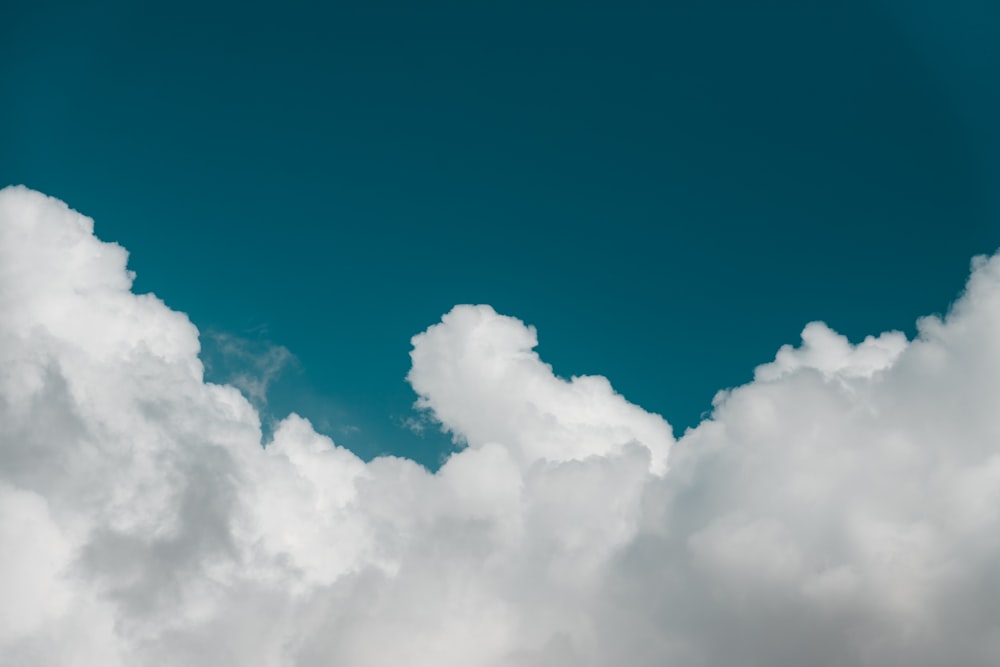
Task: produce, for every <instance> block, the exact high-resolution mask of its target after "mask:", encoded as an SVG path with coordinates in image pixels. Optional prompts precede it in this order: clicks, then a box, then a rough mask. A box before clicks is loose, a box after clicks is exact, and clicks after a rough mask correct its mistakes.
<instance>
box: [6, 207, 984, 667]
mask: <svg viewBox="0 0 1000 667" xmlns="http://www.w3.org/2000/svg"><path fill="white" fill-rule="evenodd" d="M126 260H127V254H126V252H125V251H124V250H123V249H122V248H120V247H118V246H116V245H113V244H107V243H102V242H101V241H99V240H98V239H97V238H96V237H95V236H94V234H93V227H92V222H91V221H90V220H89V219H88V218H86V217H84V216H82V215H80V214H78V213H76V212H74V211H72V210H70V209H69V208H68V207H66V206H65V205H64V204H62V203H61V202H59V201H57V200H54V199H51V198H48V197H45V196H44V195H42V194H39V193H37V192H32V191H29V190H27V189H24V188H7V189H4V190H2V191H0V591H3V595H0V655H2V656H4V660H5V661H6V664H13V665H67V664H86V665H108V666H114V665H121V666H129V667H132V666H136V665H138V666H145V665H156V666H162V665H167V666H170V665H250V664H252V665H262V666H271V665H274V666H278V665H296V666H303V667H305V666H312V665H331V664H332V665H350V666H357V667H382V666H386V667H388V666H392V667H397V666H398V665H422V666H423V665H426V666H428V667H449V666H462V667H467V666H468V665H476V666H484V667H492V666H497V667H529V666H542V665H544V666H546V667H560V666H569V665H573V666H580V665H590V666H594V667H603V666H610V665H630V666H637V667H638V666H645V665H648V666H653V665H656V666H662V665H685V666H696V667H729V666H731V665H734V664H748V665H769V666H772V667H801V666H802V665H831V666H832V665H859V666H860V665H871V666H879V667H886V666H896V665H898V666H903V665H906V666H907V667H921V666H926V667H931V666H935V667H937V666H939V665H942V664H960V665H965V666H970V667H977V666H983V667H986V666H987V665H988V666H990V667H992V666H994V665H996V664H1000V638H998V637H1000V636H998V634H997V628H998V627H1000V602H998V600H1000V567H998V566H997V563H998V562H1000V538H998V537H997V536H998V535H1000V521H998V518H1000V517H998V513H1000V411H998V410H997V409H996V408H997V406H998V405H1000V379H998V378H1000V335H998V333H1000V258H991V259H987V258H978V259H976V260H975V261H974V263H973V271H972V275H971V278H970V280H969V283H968V285H967V288H966V291H965V293H964V294H963V296H962V297H961V298H960V299H959V300H958V302H957V303H956V304H955V305H954V307H953V308H952V309H951V311H950V312H949V314H948V315H947V317H945V318H938V317H928V318H925V319H923V320H921V321H920V323H919V335H918V337H917V338H916V339H915V340H913V341H907V340H906V339H905V337H904V336H903V335H902V334H899V333H885V334H882V335H880V336H877V337H870V338H868V339H866V340H865V341H864V342H862V343H861V344H859V345H851V344H850V343H849V342H848V341H847V340H846V339H844V338H843V337H841V336H838V335H837V334H836V333H834V332H833V331H831V330H830V329H829V328H827V327H826V326H825V325H823V324H821V323H813V324H809V325H808V326H807V327H806V328H805V330H804V332H803V336H802V338H803V340H802V344H801V345H800V346H799V347H794V348H793V347H789V346H785V347H783V348H781V349H780V350H779V352H778V353H777V356H776V358H775V360H774V361H773V362H771V363H769V364H765V365H763V366H760V367H759V368H758V369H757V372H756V376H755V379H754V381H753V382H752V383H750V384H748V385H745V386H742V387H738V388H735V389H732V390H729V391H725V392H720V394H719V395H718V396H717V398H716V400H715V403H714V410H713V412H712V415H711V417H710V418H709V419H707V420H706V421H704V422H703V423H702V424H700V425H699V426H698V427H697V428H695V429H692V430H689V431H688V432H687V433H685V434H684V436H683V437H681V438H680V439H679V440H676V441H675V440H674V436H673V434H672V432H671V429H670V427H669V425H668V424H667V423H666V422H665V421H664V420H663V419H662V418H660V417H659V416H657V415H653V414H650V413H648V412H646V411H644V410H642V409H641V408H639V407H637V406H635V405H632V404H630V403H628V402H627V401H626V400H625V399H624V398H623V397H621V396H620V395H618V394H616V393H615V392H614V391H613V390H612V388H611V385H610V384H609V383H608V381H607V380H605V379H604V378H600V377H577V378H573V379H571V380H568V381H567V380H564V379H562V378H558V377H556V376H554V375H553V373H552V369H551V368H550V367H549V366H548V365H546V364H545V363H544V362H543V361H542V360H541V359H540V358H539V357H538V355H537V354H536V353H535V352H534V349H533V348H534V347H535V345H536V334H535V331H534V329H533V328H531V327H527V326H525V325H524V324H523V323H521V322H520V321H518V320H516V319H514V318H510V317H505V316H502V315H498V314H497V313H496V312H494V311H493V310H492V309H491V308H489V307H488V306H457V307H456V308H455V309H453V310H452V311H451V312H450V313H448V314H447V315H445V316H444V317H443V318H442V320H441V322H440V323H439V324H436V325H435V326H433V327H431V328H429V329H428V330H427V331H426V332H424V333H422V334H420V335H418V336H416V337H414V339H413V350H412V353H411V354H412V361H413V366H412V370H411V372H410V375H409V378H408V379H409V381H410V383H411V384H412V385H413V388H414V389H415V391H416V392H417V394H418V396H419V400H418V405H419V406H420V407H421V408H422V409H424V410H426V411H427V412H428V414H429V415H430V417H431V418H432V419H434V420H435V421H437V422H439V423H440V425H441V426H442V427H443V428H444V429H446V430H447V431H449V432H450V433H452V434H453V435H454V436H455V438H456V439H457V440H458V441H460V442H462V443H463V444H464V445H466V446H465V447H464V448H463V449H462V450H461V451H459V452H457V453H455V454H453V455H452V456H451V457H450V458H449V459H448V460H447V462H446V463H445V464H444V465H443V467H442V468H441V469H440V470H439V471H438V472H437V473H435V474H432V473H430V472H428V471H427V470H426V469H424V468H422V467H420V466H419V465H417V464H415V463H413V462H412V461H408V460H405V459H400V458H393V457H381V458H377V459H374V460H372V461H370V462H367V463H366V462H364V461H362V460H361V459H359V458H358V457H356V456H355V455H353V454H352V453H351V452H349V451H347V450H345V449H343V448H340V447H337V446H336V445H335V444H334V443H333V442H332V441H331V440H330V439H329V438H327V437H326V436H323V435H321V434H318V433H317V432H316V431H315V430H314V429H313V428H312V426H311V425H310V424H309V422H308V421H306V420H304V419H302V418H300V417H298V416H296V415H291V416H289V417H288V418H286V419H285V420H283V421H282V422H280V423H279V424H278V426H277V427H276V429H275V431H274V434H273V440H271V441H270V442H268V443H267V444H266V447H265V446H262V438H261V427H260V419H259V416H258V414H257V412H256V410H255V409H254V407H253V406H252V405H251V403H250V402H249V401H248V400H247V399H246V398H245V397H244V395H243V394H241V393H240V391H239V390H237V389H236V388H234V387H232V386H224V385H217V384H210V383H206V382H205V381H204V375H203V367H202V364H201V362H200V361H199V357H198V354H199V340H198V332H197V330H196V329H195V327H194V326H193V325H192V324H191V323H190V322H189V321H188V319H187V318H186V317H185V316H184V315H183V314H181V313H178V312H176V311H172V310H170V309H169V308H167V307H166V306H165V305H164V304H163V303H162V302H161V301H160V300H158V299H157V298H156V297H154V296H152V295H136V294H134V293H132V291H131V283H132V274H131V273H130V272H129V271H128V270H127V268H126Z"/></svg>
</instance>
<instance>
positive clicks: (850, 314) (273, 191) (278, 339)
mask: <svg viewBox="0 0 1000 667" xmlns="http://www.w3.org/2000/svg"><path fill="white" fill-rule="evenodd" d="M691 4H692V5H695V4H696V6H694V7H685V6H683V4H682V3H673V4H669V5H668V4H666V3H649V4H625V5H619V4H617V3H616V5H615V7H614V9H613V10H612V9H611V8H610V6H609V5H605V6H599V5H584V4H580V3H575V4H572V5H571V4H568V3H567V4H560V5H557V4H547V3H544V4H541V5H540V4H539V3H508V4H505V5H504V6H503V7H486V6H479V7H476V8H473V7H470V6H468V5H466V4H460V3H441V4H432V5H423V6H421V7H419V8H417V7H416V6H415V5H413V4H412V3H399V4H398V5H393V4H387V3H356V5H355V6H346V5H343V4H333V5H331V6H320V5H318V4H311V3H308V4H307V3H291V4H286V5H282V6H281V8H278V7H276V6H271V5H266V4H262V3H240V4H238V5H237V4H233V5H229V4H225V3H199V4H186V3H171V4H169V5H160V6H150V5H147V6H143V7H140V6H137V5H134V4H132V3H125V2H96V3H67V4H65V5H59V4H57V3H46V2H20V1H16V2H15V3H14V4H13V6H10V7H8V8H6V9H5V13H6V16H5V19H4V21H2V23H0V86H2V89H3V90H4V96H3V100H4V101H3V104H0V182H2V183H3V184H7V183H23V184H25V185H28V186H29V187H33V188H37V189H39V190H42V191H44V192H46V193H48V194H51V195H53V196H57V197H59V198H60V199H63V200H65V201H67V202H68V203H69V204H70V205H71V206H73V207H74V208H76V209H78V210H80V211H82V212H84V213H86V214H87V215H90V216H92V217H94V218H95V220H96V221H97V232H98V234H99V235H100V236H101V238H103V239H106V240H114V241H118V242H120V243H121V244H122V245H124V246H125V247H127V248H128V249H129V251H130V252H131V266H132V268H134V269H136V270H137V272H138V281H137V288H138V289H139V290H140V291H153V292H155V293H156V294H158V295H159V296H161V297H162V298H163V299H165V301H166V302H167V303H168V304H169V305H170V306H172V307H174V308H177V309H179V310H182V311H185V312H187V313H188V314H189V315H190V317H191V318H192V320H193V321H194V322H195V324H197V325H198V326H199V328H201V329H202V331H203V332H218V333H224V334H229V335H235V336H240V337H243V338H248V339H251V340H253V341H256V344H261V343H262V341H269V342H271V343H273V344H275V345H281V346H284V347H286V348H288V349H289V350H290V351H291V353H292V354H294V355H295V357H296V358H297V360H298V363H297V365H295V366H294V367H290V368H288V369H286V371H285V373H284V374H283V375H282V376H281V378H280V379H279V380H278V381H277V382H276V383H275V384H274V386H273V387H272V391H271V398H270V410H272V411H273V412H274V413H275V414H276V415H277V416H279V417H280V416H284V414H286V413H287V412H288V411H290V410H293V409H294V410H297V411H299V412H301V413H302V414H304V415H305V416H307V417H309V418H310V419H312V420H313V421H314V422H315V423H316V424H317V425H318V427H320V429H321V430H324V431H326V432H327V433H329V434H331V435H332V436H333V437H334V438H335V439H336V440H337V441H338V442H339V443H342V444H345V445H346V446H348V447H350V448H352V449H353V450H355V451H356V452H358V453H359V454H360V455H362V456H363V457H370V456H372V455H374V454H376V453H379V452H393V453H399V454H406V455H407V456H411V457H414V458H416V459H418V460H420V461H423V462H425V463H428V464H431V465H434V464H435V463H436V462H437V461H438V460H439V459H440V455H441V453H442V452H443V451H445V450H446V449H447V447H448V444H447V440H446V439H445V438H443V437H435V436H434V435H427V434H425V435H424V436H422V437H421V436H418V435H417V434H414V433H411V432H409V431H408V430H406V429H405V428H402V427H401V425H400V424H401V422H402V421H403V420H404V419H406V417H408V416H411V415H412V414H413V413H412V412H411V410H410V405H411V403H412V402H413V400H414V398H415V396H414V394H413V391H412V389H411V388H410V387H409V386H408V385H407V384H406V383H405V382H404V381H403V378H404V376H405V375H406V373H407V370H408V369H409V367H410V361H409V358H408V356H407V352H408V350H409V347H410V344H409V339H410V337H411V336H413V335H414V334H417V333H419V332H420V331H423V330H424V329H425V328H426V327H427V326H429V325H430V324H432V323H434V322H436V321H437V320H438V319H439V318H440V316H441V314H442V313H444V312H446V311H448V310H449V309H450V308H451V307H452V306H453V305H454V304H458V303H488V304H491V305H492V306H493V307H495V308H496V309H497V310H498V311H499V312H501V313H506V314H510V315H513V316H516V317H519V318H521V319H523V320H524V321H525V322H528V323H530V324H534V325H536V326H537V327H538V330H539V336H540V341H541V343H540V352H541V355H542V357H543V358H544V359H545V360H546V361H548V362H550V363H552V364H553V366H554V368H555V371H556V372H557V373H558V374H560V375H564V376H569V375H574V374H581V373H587V374H601V375H605V376H607V377H608V378H609V379H610V380H611V381H612V383H613V384H614V386H615V387H616V389H618V390H619V391H621V392H622V393H623V394H624V395H625V396H627V397H628V398H629V399H630V400H631V401H633V402H635V403H637V404H639V405H641V406H643V407H644V408H645V409H647V410H650V411H652V412H656V413H660V414H662V415H663V416H664V417H666V418H667V419H668V420H669V421H670V422H671V423H672V424H673V425H674V427H675V430H677V431H681V430H682V429H683V428H684V427H687V426H690V425H694V424H695V423H697V421H698V420H699V416H700V415H701V414H702V412H703V411H705V410H707V409H709V407H710V402H711V398H712V396H713V394H714V393H715V392H716V391H717V390H718V389H720V388H723V387H728V386H733V385H737V384H742V383H744V382H747V381H749V380H750V379H751V377H752V369H753V367H754V366H755V365H757V364H759V363H763V362H766V361H768V360H770V359H772V358H773V355H774V352H775V350H776V349H777V348H778V347H779V346H780V345H781V344H783V343H791V342H795V341H796V340H797V337H798V334H799V332H800V331H801V329H802V327H803V325H804V324H805V323H806V322H808V321H810V320H814V319H822V320H824V321H826V322H827V323H828V324H830V326H832V327H833V328H834V329H836V330H838V331H841V332H843V333H845V334H847V335H848V336H849V337H850V338H852V339H853V340H857V339H859V338H860V337H861V336H863V335H865V334H868V333H872V332H877V331H882V330H888V329H902V330H904V331H906V332H907V333H909V334H911V335H912V333H913V331H914V327H913V323H914V320H915V318H916V317H918V316H920V315H922V314H925V313H928V312H936V311H942V310H944V309H945V308H946V306H947V305H948V303H950V302H951V301H952V299H953V298H954V297H955V296H956V294H957V290H958V288H959V286H960V285H961V284H962V281H963V280H964V278H965V276H966V275H967V273H968V261H969V258H970V257H971V256H973V255H975V254H979V253H990V252H993V251H994V250H995V249H996V248H997V246H1000V222H998V212H1000V211H998V208H1000V207H998V199H997V195H996V186H995V184H996V182H997V176H998V175H1000V160H998V157H997V156H998V155H1000V153H998V149H1000V122H998V121H997V120H996V119H997V118H1000V83H998V80H997V77H996V76H995V72H996V68H995V64H996V63H997V62H998V56H1000V54H998V49H1000V40H998V39H997V38H996V36H997V34H998V28H1000V10H997V9H995V7H994V5H993V4H992V3H989V2H971V1H967V2H957V3H948V4H947V5H944V4H940V3H931V2H916V1H912V0H911V1H908V2H903V1H890V0H883V1H881V2H857V1H847V2H840V3H836V4H835V6H833V3H803V2H772V3H752V4H753V6H752V7H751V3H745V2H722V1H719V0H713V1H711V2H702V3H691ZM761 5H762V6H761ZM203 343H204V344H205V345H206V347H208V348H210V349H211V346H212V345H213V343H211V340H210V339H209V337H208V336H205V335H203ZM349 426H353V427H357V429H358V430H354V429H350V428H347V427H349Z"/></svg>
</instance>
